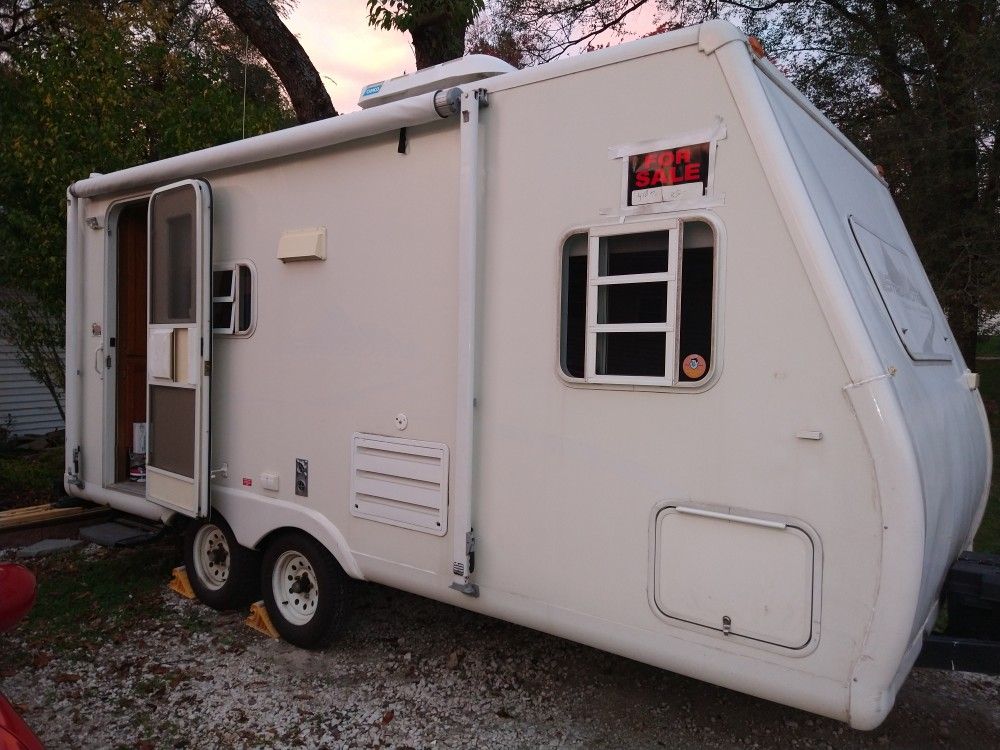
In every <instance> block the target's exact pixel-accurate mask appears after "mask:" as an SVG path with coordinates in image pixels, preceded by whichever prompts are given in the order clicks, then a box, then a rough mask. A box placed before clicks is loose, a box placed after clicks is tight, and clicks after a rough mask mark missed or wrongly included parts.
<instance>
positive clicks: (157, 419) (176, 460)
mask: <svg viewBox="0 0 1000 750" xmlns="http://www.w3.org/2000/svg"><path fill="white" fill-rule="evenodd" d="M194 417H195V390H194V389H193V388H172V387H170V386H164V385H151V386H150V387H149V436H148V437H147V440H148V441H149V463H150V465H151V466H155V467H156V468H158V469H163V470H164V471H169V472H173V473H174V474H180V475H181V476H183V477H189V478H194V438H195V419H194Z"/></svg>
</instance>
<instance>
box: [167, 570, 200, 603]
mask: <svg viewBox="0 0 1000 750" xmlns="http://www.w3.org/2000/svg"><path fill="white" fill-rule="evenodd" d="M168 585H169V586H170V588H171V589H173V590H174V591H176V592H177V593H178V594H180V595H181V596H183V597H185V598H186V599H194V598H196V597H195V594H194V589H192V588H191V581H189V580H188V574H187V571H186V570H185V569H184V566H183V565H181V566H180V567H177V568H174V577H173V578H171V579H170V583H169V584H168Z"/></svg>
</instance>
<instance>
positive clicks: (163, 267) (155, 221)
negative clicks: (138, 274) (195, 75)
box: [150, 185, 197, 323]
mask: <svg viewBox="0 0 1000 750" xmlns="http://www.w3.org/2000/svg"><path fill="white" fill-rule="evenodd" d="M195 210H196V195H195V192H194V190H192V189H191V187H190V186H189V185H184V186H182V187H178V188H174V189H173V190H168V191H166V192H163V193H158V194H157V195H156V196H155V197H154V199H153V201H152V208H151V211H152V225H151V227H150V232H151V234H150V264H151V266H152V270H151V278H153V279H155V280H156V283H154V284H152V285H151V286H152V288H151V289H150V322H151V323H194V322H195V314H196V311H195V307H196V294H195V289H196V284H197V268H196V266H195V229H194V228H195Z"/></svg>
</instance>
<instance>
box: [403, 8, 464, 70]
mask: <svg viewBox="0 0 1000 750" xmlns="http://www.w3.org/2000/svg"><path fill="white" fill-rule="evenodd" d="M466 28H467V24H464V23H463V22H461V21H459V20H456V19H455V18H454V17H453V16H446V17H442V16H441V15H440V14H437V15H435V17H433V18H429V19H427V20H426V21H422V22H420V23H415V24H414V25H413V27H412V28H411V29H410V36H411V37H412V38H413V51H414V55H415V56H416V58H417V70H423V69H424V68H429V67H431V66H432V65H438V64H440V63H443V62H448V61H449V60H456V59H458V58H459V57H461V56H462V55H464V54H465V30H466Z"/></svg>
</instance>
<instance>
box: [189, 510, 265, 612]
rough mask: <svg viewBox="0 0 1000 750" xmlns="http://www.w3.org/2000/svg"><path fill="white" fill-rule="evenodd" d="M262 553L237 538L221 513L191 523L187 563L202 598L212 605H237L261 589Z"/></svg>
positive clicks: (222, 606)
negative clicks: (258, 584) (243, 544)
mask: <svg viewBox="0 0 1000 750" xmlns="http://www.w3.org/2000/svg"><path fill="white" fill-rule="evenodd" d="M258 565H259V555H258V554H257V553H256V552H254V551H253V550H251V549H247V548H246V547H244V546H242V545H241V544H240V543H239V542H237V541H236V537H235V536H234V535H233V530H232V529H231V528H229V524H228V523H226V521H225V519H224V518H222V516H220V515H214V516H213V517H212V518H211V519H210V520H209V519H203V520H200V521H196V522H194V523H191V524H188V527H187V529H185V530H184V566H185V567H186V568H187V572H188V580H189V581H190V582H191V588H192V589H194V593H195V594H197V596H198V599H199V601H201V602H202V603H203V604H207V605H208V606H209V607H212V609H220V610H222V609H237V608H239V607H244V606H246V605H247V604H248V603H250V602H251V601H253V599H254V597H255V595H256V593H257V571H258V570H259V569H260V568H259V567H258Z"/></svg>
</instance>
